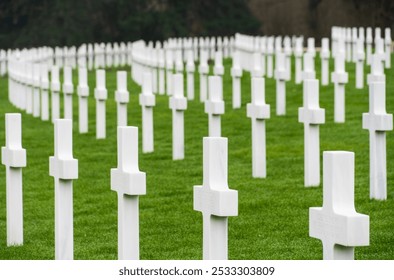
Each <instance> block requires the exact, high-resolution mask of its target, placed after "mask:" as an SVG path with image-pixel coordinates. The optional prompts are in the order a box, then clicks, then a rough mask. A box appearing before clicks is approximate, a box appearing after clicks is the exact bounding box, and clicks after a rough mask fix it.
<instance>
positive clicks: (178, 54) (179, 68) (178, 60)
mask: <svg viewBox="0 0 394 280" xmlns="http://www.w3.org/2000/svg"><path fill="white" fill-rule="evenodd" d="M183 68H184V67H183V60H182V49H177V50H176V51H175V71H176V72H177V73H183Z"/></svg>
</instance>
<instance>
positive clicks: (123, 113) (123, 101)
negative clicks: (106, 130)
mask: <svg viewBox="0 0 394 280" xmlns="http://www.w3.org/2000/svg"><path fill="white" fill-rule="evenodd" d="M115 101H116V108H117V114H118V117H117V125H118V126H127V104H128V103H129V92H128V91H127V72H126V71H117V72H116V91H115Z"/></svg>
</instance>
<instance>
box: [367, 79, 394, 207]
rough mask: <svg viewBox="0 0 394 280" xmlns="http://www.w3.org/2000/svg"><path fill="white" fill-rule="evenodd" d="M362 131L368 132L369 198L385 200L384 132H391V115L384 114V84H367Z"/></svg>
mask: <svg viewBox="0 0 394 280" xmlns="http://www.w3.org/2000/svg"><path fill="white" fill-rule="evenodd" d="M363 129H368V130H369V182H370V183H369V188H370V198H371V199H379V200H385V199H387V165H386V157H387V155H386V131H389V130H393V115H392V114H387V113H386V84H385V83H384V82H372V83H370V84H369V112H368V113H363Z"/></svg>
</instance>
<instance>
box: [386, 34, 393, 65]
mask: <svg viewBox="0 0 394 280" xmlns="http://www.w3.org/2000/svg"><path fill="white" fill-rule="evenodd" d="M391 44H392V42H391V29H390V28H389V27H387V28H386V29H385V30H384V45H385V50H384V52H385V55H386V57H385V60H384V62H385V66H386V68H391Z"/></svg>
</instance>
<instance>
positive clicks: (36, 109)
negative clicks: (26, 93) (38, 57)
mask: <svg viewBox="0 0 394 280" xmlns="http://www.w3.org/2000/svg"><path fill="white" fill-rule="evenodd" d="M32 86H33V117H39V116H40V111H41V110H40V103H41V100H40V65H39V64H37V63H34V64H33V80H32Z"/></svg>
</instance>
